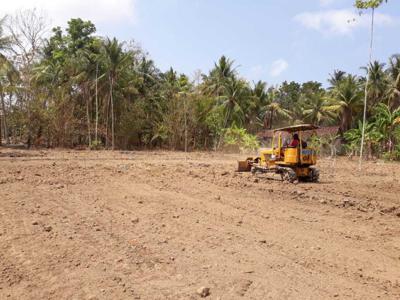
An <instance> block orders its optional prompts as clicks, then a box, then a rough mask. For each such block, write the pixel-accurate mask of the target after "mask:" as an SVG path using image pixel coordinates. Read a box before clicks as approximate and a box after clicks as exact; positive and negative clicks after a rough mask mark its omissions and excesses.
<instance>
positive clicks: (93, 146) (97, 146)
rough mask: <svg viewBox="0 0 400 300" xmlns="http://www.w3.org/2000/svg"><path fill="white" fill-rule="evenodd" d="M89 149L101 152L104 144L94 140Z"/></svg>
mask: <svg viewBox="0 0 400 300" xmlns="http://www.w3.org/2000/svg"><path fill="white" fill-rule="evenodd" d="M89 148H90V150H100V149H102V148H103V144H102V142H101V141H99V140H93V141H91V143H90V146H89Z"/></svg>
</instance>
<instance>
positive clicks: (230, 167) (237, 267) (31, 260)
mask: <svg viewBox="0 0 400 300" xmlns="http://www.w3.org/2000/svg"><path fill="white" fill-rule="evenodd" d="M240 158H243V156H241V155H226V154H225V155H223V154H217V153H191V154H188V155H187V158H186V157H185V154H184V153H177V152H114V153H111V152H87V151H17V150H13V149H7V148H0V299H198V298H200V296H199V295H197V294H196V291H197V289H198V288H199V287H201V286H205V287H209V288H210V295H209V296H208V299H241V298H243V299H330V298H335V299H344V298H352V299H377V298H382V299H399V298H400V217H399V216H400V184H399V181H400V168H399V166H400V165H399V164H394V163H393V164H392V163H383V162H375V163H374V162H368V163H366V164H365V170H364V172H363V174H362V175H361V174H360V173H359V172H358V171H357V162H356V161H349V160H348V159H345V158H344V159H338V160H336V161H333V160H323V161H321V162H320V163H319V168H320V170H321V183H319V184H315V183H300V184H298V185H293V184H287V183H283V182H281V181H280V180H279V177H268V176H265V175H258V176H257V177H254V176H252V175H251V174H239V173H236V172H235V171H234V170H235V167H236V160H237V159H240Z"/></svg>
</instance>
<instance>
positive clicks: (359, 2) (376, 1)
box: [354, 0, 387, 9]
mask: <svg viewBox="0 0 400 300" xmlns="http://www.w3.org/2000/svg"><path fill="white" fill-rule="evenodd" d="M383 1H385V2H387V0H356V2H355V4H354V6H355V7H356V8H358V9H369V8H378V7H379V6H380V5H381V4H382V3H383Z"/></svg>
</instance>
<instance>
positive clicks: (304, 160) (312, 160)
mask: <svg viewBox="0 0 400 300" xmlns="http://www.w3.org/2000/svg"><path fill="white" fill-rule="evenodd" d="M316 129H318V127H317V126H315V125H311V124H302V125H294V126H289V127H283V128H278V129H275V130H274V134H273V138H272V145H271V148H272V149H273V151H272V152H276V153H277V156H276V164H277V165H299V166H310V165H314V164H316V160H317V159H316V151H315V150H314V149H312V148H311V147H309V146H308V145H307V146H306V147H304V144H305V143H304V139H303V132H304V131H310V130H312V131H314V133H316ZM282 132H288V133H290V134H292V135H293V134H294V133H297V134H298V137H299V143H298V146H297V147H288V146H286V147H284V146H283V145H282ZM276 135H277V136H278V144H277V150H275V137H276Z"/></svg>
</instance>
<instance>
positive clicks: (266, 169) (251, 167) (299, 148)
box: [238, 124, 319, 183]
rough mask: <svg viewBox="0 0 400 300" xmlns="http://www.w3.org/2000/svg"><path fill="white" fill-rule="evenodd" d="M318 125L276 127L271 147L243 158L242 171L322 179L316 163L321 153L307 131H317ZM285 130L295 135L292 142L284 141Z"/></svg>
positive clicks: (290, 179)
mask: <svg viewBox="0 0 400 300" xmlns="http://www.w3.org/2000/svg"><path fill="white" fill-rule="evenodd" d="M317 129H318V127H317V126H314V125H311V124H301V125H294V126H289V127H284V128H278V129H275V130H274V132H273V137H272V145H271V148H265V149H261V150H260V156H259V157H256V158H252V157H249V158H247V159H246V160H244V161H239V166H238V171H239V172H252V173H253V174H255V173H274V174H280V175H281V178H282V180H285V181H288V182H292V183H293V182H297V181H300V180H301V181H310V182H318V180H319V172H318V170H317V169H316V168H315V167H314V166H315V165H316V163H317V153H316V151H315V149H312V148H311V147H309V146H308V145H307V143H306V142H305V140H304V135H305V134H304V132H305V131H314V134H316V130H317ZM282 133H286V135H288V134H290V135H292V142H291V143H290V144H289V143H287V141H286V143H285V145H283V141H282Z"/></svg>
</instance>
